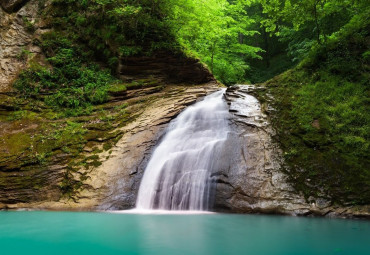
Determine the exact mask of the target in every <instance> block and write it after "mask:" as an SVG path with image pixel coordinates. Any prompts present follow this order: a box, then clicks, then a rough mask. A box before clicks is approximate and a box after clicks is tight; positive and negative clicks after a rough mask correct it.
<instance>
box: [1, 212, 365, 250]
mask: <svg viewBox="0 0 370 255" xmlns="http://www.w3.org/2000/svg"><path fill="white" fill-rule="evenodd" d="M0 254H8V255H10V254H12V255H13V254H14V255H16V254H30V255H33V254H39V255H40V254H48V255H49V254H50V255H52V254H55V255H58V254H63V255H69V254H90V255H92V254H102V255H110V254H154V255H166V254H169V255H176V254H185V255H188V254H210V255H217V254H225V255H232V254H238V255H239V254H251V255H258V254H262V255H266V254H281V255H283V254H284V255H289V254H292V255H293V254H294V255H299V254H302V255H303V254H304V255H306V254H315V255H320V254H325V255H328V254H347V255H357V254H370V222H369V221H360V220H341V219H323V218H298V217H283V216H260V215H224V214H205V215H178V214H177V215H166V214H159V215H141V214H111V213H71V212H0Z"/></svg>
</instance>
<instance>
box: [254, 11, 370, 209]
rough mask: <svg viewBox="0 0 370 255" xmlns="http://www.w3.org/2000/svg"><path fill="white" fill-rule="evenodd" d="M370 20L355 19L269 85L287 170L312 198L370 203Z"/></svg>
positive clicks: (273, 115)
mask: <svg viewBox="0 0 370 255" xmlns="http://www.w3.org/2000/svg"><path fill="white" fill-rule="evenodd" d="M367 17H368V16H367V15H366V16H365V13H364V14H363V15H358V16H354V17H353V18H352V19H351V21H350V22H349V23H348V24H346V25H345V26H344V27H343V28H342V29H341V30H340V31H339V32H337V33H335V34H333V35H331V36H328V37H327V38H325V42H321V43H320V44H319V43H318V44H316V45H315V46H314V47H313V48H312V49H311V50H310V52H308V55H307V56H306V57H305V58H304V60H303V61H302V62H301V63H300V64H299V65H298V66H297V67H295V68H294V69H292V70H289V71H287V72H285V73H283V74H281V75H279V76H277V77H275V78H274V79H272V80H270V81H268V82H267V83H266V86H267V87H268V91H269V92H270V93H271V94H272V97H273V98H274V99H273V100H272V101H273V102H272V105H273V107H274V108H275V109H276V112H272V113H271V117H272V120H273V121H272V123H273V125H274V127H275V128H276V131H277V139H278V141H279V143H280V144H281V145H282V149H283V150H284V160H285V163H286V171H287V173H288V175H289V177H290V179H291V182H292V183H293V184H294V186H295V187H296V188H297V190H299V191H302V192H303V193H304V194H305V196H306V198H308V197H309V196H313V197H318V196H322V197H328V196H329V197H330V198H331V199H332V200H333V201H336V202H339V203H346V204H368V203H369V202H370V200H369V199H370V190H369V185H370V170H369V164H370V161H369V155H370V140H369V138H370V137H369V123H370V111H369V84H370V76H369V73H370V72H369V71H370V59H369V42H370V41H369V40H370V34H369V31H370V23H369V21H368V19H367ZM261 94H263V93H261ZM263 98H264V99H265V100H266V99H267V97H266V95H265V96H262V100H263Z"/></svg>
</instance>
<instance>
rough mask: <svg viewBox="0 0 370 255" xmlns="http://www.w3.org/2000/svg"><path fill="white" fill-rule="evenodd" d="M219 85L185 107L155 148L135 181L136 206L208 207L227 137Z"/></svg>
mask: <svg viewBox="0 0 370 255" xmlns="http://www.w3.org/2000/svg"><path fill="white" fill-rule="evenodd" d="M224 92H225V90H221V91H218V92H215V93H213V94H211V95H209V96H207V97H205V98H204V100H203V101H200V102H198V103H196V104H195V105H193V106H190V107H188V108H187V109H186V110H185V111H183V112H182V113H181V114H180V115H179V116H178V117H177V118H176V119H174V120H173V121H172V122H171V123H170V125H169V127H168V129H167V131H166V135H165V136H164V138H163V139H162V141H161V142H160V143H159V145H158V146H157V147H156V148H155V150H154V152H153V154H152V157H151V159H150V160H149V162H148V165H147V167H146V169H145V172H144V176H143V179H142V181H141V184H140V189H139V194H138V199H137V202H136V208H137V209H161V210H208V209H209V208H210V207H211V206H212V202H213V201H212V200H213V199H212V197H213V196H212V195H213V193H214V188H215V178H214V176H213V174H215V173H217V171H219V168H220V167H222V166H221V165H222V163H219V162H222V161H223V160H222V156H223V152H224V144H225V142H226V140H227V136H228V132H229V125H228V116H229V112H228V106H227V103H226V102H225V100H224V99H223V94H224Z"/></svg>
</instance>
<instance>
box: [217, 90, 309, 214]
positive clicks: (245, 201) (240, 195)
mask: <svg viewBox="0 0 370 255" xmlns="http://www.w3.org/2000/svg"><path fill="white" fill-rule="evenodd" d="M253 88H254V87H253V86H235V87H231V88H229V89H228V90H227V92H226V95H225V97H226V100H227V101H228V104H229V105H230V113H231V120H230V121H231V128H232V130H233V132H232V134H231V135H230V146H229V149H228V150H230V151H232V162H231V163H230V167H229V169H228V170H227V171H225V172H224V173H223V175H222V176H221V177H220V180H219V183H218V185H217V192H216V205H215V206H216V210H226V211H227V210H229V211H232V212H244V213H245V212H266V213H269V212H277V213H294V214H304V213H306V212H307V210H308V208H309V205H307V204H306V202H305V200H304V199H303V198H302V197H300V196H299V195H297V194H295V193H294V190H293V189H292V188H291V187H290V186H289V185H288V184H287V183H286V181H285V176H284V175H283V174H282V173H281V172H280V171H279V168H280V163H279V158H280V155H281V152H280V150H279V148H278V147H277V146H276V145H275V144H274V143H273V141H272V135H273V130H272V128H271V126H270V124H269V121H268V118H267V116H266V115H265V114H264V113H263V112H262V110H261V105H260V103H259V102H258V100H257V99H256V98H255V97H253V96H252V95H250V92H251V91H252V90H253Z"/></svg>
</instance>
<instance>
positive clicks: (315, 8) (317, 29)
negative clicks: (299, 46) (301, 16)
mask: <svg viewBox="0 0 370 255" xmlns="http://www.w3.org/2000/svg"><path fill="white" fill-rule="evenodd" d="M317 5H318V1H315V3H314V10H313V11H314V15H315V24H316V37H317V38H316V39H317V42H318V43H319V44H321V40H320V33H321V32H320V26H319V21H318V17H317Z"/></svg>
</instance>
